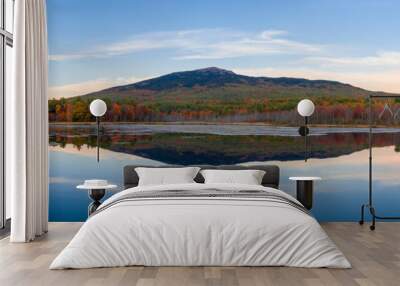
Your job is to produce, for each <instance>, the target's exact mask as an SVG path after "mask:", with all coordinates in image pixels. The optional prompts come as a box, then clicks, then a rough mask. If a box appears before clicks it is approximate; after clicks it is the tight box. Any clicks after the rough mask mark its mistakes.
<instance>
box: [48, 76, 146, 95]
mask: <svg viewBox="0 0 400 286" xmlns="http://www.w3.org/2000/svg"><path fill="white" fill-rule="evenodd" d="M145 79H146V78H135V77H131V78H117V79H96V80H91V81H85V82H78V83H71V84H65V85H57V86H50V87H49V98H61V97H65V98H67V97H72V96H77V95H83V94H87V93H90V92H95V91H99V90H103V89H105V88H109V87H113V86H117V85H124V84H130V83H135V82H138V81H141V80H145Z"/></svg>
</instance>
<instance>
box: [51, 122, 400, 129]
mask: <svg viewBox="0 0 400 286" xmlns="http://www.w3.org/2000/svg"><path fill="white" fill-rule="evenodd" d="M95 124H96V122H95V121H88V122H49V126H50V125H52V126H57V125H60V126H62V125H95ZM101 124H102V125H166V126H167V125H187V126H191V125H193V126H194V125H204V126H207V125H212V126H215V125H221V126H265V127H292V128H298V127H299V126H301V125H302V123H299V125H290V124H272V123H263V122H204V121H196V122H194V121H193V122H187V121H176V122H163V121H160V122H156V121H152V122H105V121H104V122H101ZM308 126H309V127H314V128H343V129H345V128H368V127H369V125H368V124H351V125H349V124H347V125H346V124H337V125H335V124H308ZM373 127H374V128H391V129H393V128H400V126H396V125H394V126H388V125H373Z"/></svg>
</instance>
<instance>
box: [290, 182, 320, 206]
mask: <svg viewBox="0 0 400 286" xmlns="http://www.w3.org/2000/svg"><path fill="white" fill-rule="evenodd" d="M289 180H292V181H296V198H297V200H298V201H299V202H300V203H302V204H303V206H304V207H305V208H306V209H308V210H310V209H312V206H313V188H314V186H313V185H314V181H319V180H321V178H320V177H290V178H289Z"/></svg>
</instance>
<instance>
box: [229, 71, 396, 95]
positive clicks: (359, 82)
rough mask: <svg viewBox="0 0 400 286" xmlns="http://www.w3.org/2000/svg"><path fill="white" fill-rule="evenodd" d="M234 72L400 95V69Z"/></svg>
mask: <svg viewBox="0 0 400 286" xmlns="http://www.w3.org/2000/svg"><path fill="white" fill-rule="evenodd" d="M234 72H236V73H239V74H244V75H249V76H270V77H297V78H306V79H325V80H326V79H328V80H336V81H340V82H344V83H349V84H352V85H354V86H357V87H361V88H364V89H367V90H371V91H386V92H394V93H400V81H399V77H400V68H399V69H397V70H387V71H383V72H377V71H369V70H368V69H364V70H359V71H357V72H353V71H346V70H340V71H328V70H323V69H318V68H313V69H307V68H292V69H287V68H286V69H285V68H282V69H279V68H238V69H234Z"/></svg>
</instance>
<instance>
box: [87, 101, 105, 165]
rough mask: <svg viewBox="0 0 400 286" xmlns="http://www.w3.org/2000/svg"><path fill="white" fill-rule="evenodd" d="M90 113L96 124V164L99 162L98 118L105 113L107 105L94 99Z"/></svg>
mask: <svg viewBox="0 0 400 286" xmlns="http://www.w3.org/2000/svg"><path fill="white" fill-rule="evenodd" d="M89 110H90V113H91V114H92V115H93V116H95V117H96V123H97V162H99V161H100V150H99V138H100V134H99V132H100V131H99V130H100V117H101V116H103V115H104V114H105V113H106V112H107V104H106V103H105V102H104V101H103V100H101V99H95V100H93V101H92V102H91V103H90V106H89Z"/></svg>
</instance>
